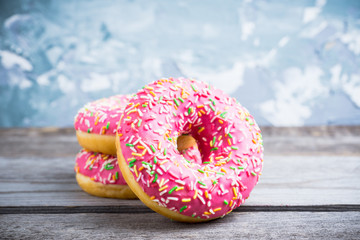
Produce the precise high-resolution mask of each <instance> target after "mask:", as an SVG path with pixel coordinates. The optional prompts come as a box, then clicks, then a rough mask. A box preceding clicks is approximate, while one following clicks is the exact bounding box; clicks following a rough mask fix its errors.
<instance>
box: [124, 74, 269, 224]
mask: <svg viewBox="0 0 360 240" xmlns="http://www.w3.org/2000/svg"><path fill="white" fill-rule="evenodd" d="M118 133H119V136H120V146H121V150H122V153H123V156H124V158H125V160H126V161H127V163H128V166H129V168H130V171H131V172H132V174H133V176H134V178H135V179H136V181H137V183H138V184H139V185H140V186H141V188H142V189H143V191H144V192H145V193H146V194H147V195H149V197H150V198H151V199H152V200H153V201H155V202H157V203H158V204H159V205H160V206H163V207H166V208H168V209H170V210H172V211H175V212H179V213H180V214H183V215H186V216H192V217H197V218H202V219H210V218H217V217H220V216H224V215H225V214H227V213H229V212H230V211H232V210H233V209H234V208H236V207H238V206H239V205H240V204H242V203H243V202H244V201H245V199H247V198H248V196H249V194H250V192H251V190H252V189H253V188H254V186H255V185H256V183H257V182H258V178H259V175H260V174H261V170H262V162H263V145H262V136H261V132H260V129H259V127H258V125H257V124H256V123H255V120H254V118H253V117H252V116H251V115H250V114H249V112H248V111H247V110H246V109H245V108H244V107H242V106H241V105H240V104H239V103H238V102H237V101H236V100H235V99H234V98H230V97H229V96H228V95H226V94H225V93H223V92H222V91H221V90H218V89H215V88H213V87H211V86H208V85H207V84H205V83H202V82H197V81H195V80H189V79H184V78H180V79H173V78H170V79H160V80H158V81H155V82H153V83H151V84H149V85H147V86H145V87H144V88H143V89H142V90H140V91H139V92H138V93H137V94H136V96H134V97H133V98H131V99H130V101H129V104H128V105H127V107H126V109H125V112H124V116H123V117H122V118H121V119H120V124H119V128H118ZM182 134H191V135H192V136H193V137H194V138H195V140H196V141H197V144H198V147H199V150H200V153H201V159H202V160H201V161H202V162H200V163H198V162H197V161H191V159H190V161H187V160H186V159H185V158H184V157H183V156H182V155H181V154H180V153H179V152H178V150H177V146H176V139H177V137H178V136H180V135H182Z"/></svg>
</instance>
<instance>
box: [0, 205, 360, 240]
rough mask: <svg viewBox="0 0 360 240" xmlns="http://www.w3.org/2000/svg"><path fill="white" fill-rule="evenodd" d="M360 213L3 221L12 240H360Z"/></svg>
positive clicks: (41, 217)
mask: <svg viewBox="0 0 360 240" xmlns="http://www.w3.org/2000/svg"><path fill="white" fill-rule="evenodd" d="M359 222H360V212H346V213H338V212H335V213H334V212H331V213H329V212H321V213H310V212H238V213H231V214H229V215H228V216H226V217H224V218H222V219H218V220H215V221H211V222H208V223H203V224H185V223H178V222H173V221H170V220H169V219H167V218H165V217H163V216H161V215H159V214H156V213H146V214H91V213H88V214H45V215H41V214H39V215H37V214H19V215H1V216H0V232H1V237H2V238H5V239H7V238H9V239H53V238H54V239H114V238H116V239H184V238H185V239H326V240H328V239H359V235H360V225H359Z"/></svg>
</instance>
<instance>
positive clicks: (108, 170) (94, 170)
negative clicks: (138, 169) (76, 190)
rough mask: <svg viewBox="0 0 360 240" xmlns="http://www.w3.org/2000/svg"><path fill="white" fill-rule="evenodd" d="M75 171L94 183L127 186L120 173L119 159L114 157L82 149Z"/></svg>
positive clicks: (77, 158)
mask: <svg viewBox="0 0 360 240" xmlns="http://www.w3.org/2000/svg"><path fill="white" fill-rule="evenodd" d="M74 169H75V172H77V173H81V174H82V175H84V176H87V177H89V178H91V180H93V181H94V182H100V183H102V184H118V185H127V184H126V181H125V179H124V178H123V176H122V174H121V172H120V169H119V165H118V161H117V157H116V156H113V155H107V154H101V153H94V152H90V151H87V150H85V149H82V150H81V151H80V152H79V153H78V154H77V156H76V163H75V168H74Z"/></svg>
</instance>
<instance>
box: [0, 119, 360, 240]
mask: <svg viewBox="0 0 360 240" xmlns="http://www.w3.org/2000/svg"><path fill="white" fill-rule="evenodd" d="M262 131H263V137H264V146H265V160H264V169H263V175H262V177H261V178H260V182H259V184H258V185H257V186H256V187H255V189H254V191H253V192H252V194H251V196H250V198H249V199H248V200H247V202H246V203H245V204H244V205H242V206H241V207H239V208H238V209H236V210H235V211H233V212H232V213H230V214H229V215H227V216H226V217H224V218H222V219H218V220H215V221H211V222H208V223H203V224H185V223H178V222H173V221H171V220H169V219H167V218H165V217H163V216H161V215H159V214H157V213H155V212H153V211H151V210H150V209H148V208H147V207H146V206H145V205H144V204H143V203H142V202H140V201H139V200H116V199H104V198H98V197H93V196H90V195H88V194H86V193H85V192H83V191H82V190H81V189H80V188H79V187H78V185H77V183H76V181H75V177H74V171H73V166H74V162H75V154H76V153H77V152H78V150H79V149H80V147H79V145H78V144H77V141H76V138H75V134H74V131H73V130H72V129H56V128H40V129H0V171H1V172H0V173H1V174H0V238H1V239H4V238H5V239H7V238H9V239H24V238H25V239H49V238H50V239H74V238H77V239H89V238H90V237H94V238H101V239H110V238H111V239H132V238H139V239H170V238H171V239H179V238H182V239H206V238H211V239H229V238H233V239H238V238H244V239H360V126H348V127H335V126H329V127H304V128H274V127H263V128H262Z"/></svg>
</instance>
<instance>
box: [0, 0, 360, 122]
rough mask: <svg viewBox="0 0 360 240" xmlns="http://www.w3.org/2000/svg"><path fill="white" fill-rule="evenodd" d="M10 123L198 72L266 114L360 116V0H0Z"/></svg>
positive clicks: (48, 118)
mask: <svg viewBox="0 0 360 240" xmlns="http://www.w3.org/2000/svg"><path fill="white" fill-rule="evenodd" d="M0 29H1V30H0V34H1V35H0V110H1V112H0V127H10V126H71V125H72V123H73V117H74V115H75V113H76V112H77V110H78V109H79V108H80V107H81V106H83V105H84V104H85V103H86V102H88V101H93V100H95V99H97V98H100V97H106V96H110V95H114V94H125V93H132V92H135V91H137V90H138V89H140V88H141V87H142V86H143V85H145V84H146V83H148V82H150V81H153V80H156V79H158V78H160V77H169V76H173V77H178V76H187V77H195V78H197V79H199V80H202V81H206V82H209V83H211V84H213V85H215V86H216V87H219V88H222V89H223V90H224V91H226V92H227V93H229V94H230V95H232V96H234V97H236V98H237V99H238V100H239V101H240V102H241V103H242V104H243V105H244V106H245V107H247V108H248V109H249V110H250V112H251V113H252V114H253V115H254V116H255V118H256V120H257V122H258V123H259V124H261V125H275V126H302V125H321V124H343V125H347V124H360V1H357V0H354V1H336V0H332V1H326V0H317V1H310V0H309V1H275V0H274V1H270V0H268V1H265V0H257V1H249V0H247V1H235V0H234V1H229V0H225V1H222V0H217V1H211V0H209V1H185V0H176V1H165V0H163V1H145V0H144V1H135V0H134V1H112V0H107V1H100V0H99V1H95V0H89V1H55V0H54V1H19V0H16V1H0Z"/></svg>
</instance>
